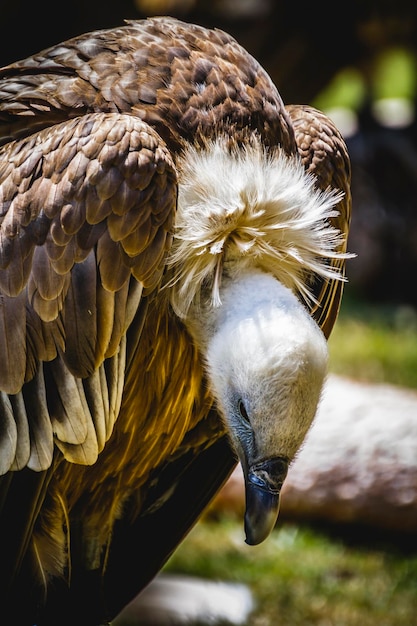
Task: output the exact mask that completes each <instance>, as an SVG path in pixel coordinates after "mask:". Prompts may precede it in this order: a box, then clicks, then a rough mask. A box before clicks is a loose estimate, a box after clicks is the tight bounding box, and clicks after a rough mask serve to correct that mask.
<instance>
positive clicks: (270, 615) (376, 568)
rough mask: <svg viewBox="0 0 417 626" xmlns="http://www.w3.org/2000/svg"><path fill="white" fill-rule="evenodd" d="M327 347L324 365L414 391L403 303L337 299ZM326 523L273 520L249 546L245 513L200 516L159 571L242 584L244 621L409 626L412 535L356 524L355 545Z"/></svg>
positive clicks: (415, 374) (415, 575) (414, 352)
mask: <svg viewBox="0 0 417 626" xmlns="http://www.w3.org/2000/svg"><path fill="white" fill-rule="evenodd" d="M329 346H330V371H331V372H334V373H337V374H341V375H345V376H349V377H352V378H354V379H357V380H363V381H369V382H384V383H391V384H395V385H401V386H405V387H412V388H417V313H416V311H414V310H412V309H411V308H409V307H388V306H387V307H381V306H372V305H366V306H365V305H363V304H361V305H359V304H357V303H355V302H354V301H351V300H349V299H347V298H345V301H344V303H343V306H342V310H341V314H340V316H339V320H338V322H337V325H336V327H335V329H334V331H333V334H332V337H331V339H330V342H329ZM334 530H335V529H334V528H333V529H332V531H331V532H329V530H328V529H327V532H326V530H325V529H324V527H321V528H317V527H316V528H312V527H309V526H306V525H302V524H300V525H294V524H288V523H285V522H280V523H278V525H277V527H276V529H275V530H274V532H273V533H272V535H271V537H269V538H268V539H267V541H265V542H264V543H262V544H261V545H259V546H255V547H253V546H251V547H250V546H247V545H246V544H245V543H244V537H243V520H235V519H231V518H223V519H221V520H217V521H215V520H213V519H211V518H210V517H206V518H204V519H203V520H202V521H200V522H199V523H198V524H197V526H196V527H195V528H194V529H193V530H192V532H191V533H190V534H189V536H188V537H187V539H186V540H185V542H184V543H183V544H182V546H181V547H180V548H179V549H178V550H177V552H176V553H175V554H174V555H173V556H172V558H171V559H170V561H169V562H168V564H167V566H166V569H167V570H169V571H171V572H181V573H184V574H189V575H195V576H198V577H202V578H208V579H215V580H225V581H231V582H239V583H246V584H247V585H248V586H249V588H250V589H251V591H252V594H253V597H254V600H255V603H256V608H255V610H254V612H253V614H252V616H251V618H250V620H249V621H248V624H247V625H245V626H417V534H416V538H414V539H410V545H409V547H408V550H404V549H403V548H404V543H405V544H407V541H405V542H404V538H402V541H401V542H400V540H401V538H400V537H394V538H392V537H391V538H390V539H389V541H388V539H387V538H386V537H385V538H384V537H381V538H378V533H377V532H376V530H375V529H368V530H366V529H365V531H363V530H362V531H361V532H362V534H361V539H362V540H361V542H357V541H356V542H352V529H348V530H346V529H337V532H336V533H335V532H334ZM357 530H358V529H356V530H355V532H356V531H357ZM411 544H412V545H411Z"/></svg>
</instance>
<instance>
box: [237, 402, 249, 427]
mask: <svg viewBox="0 0 417 626" xmlns="http://www.w3.org/2000/svg"><path fill="white" fill-rule="evenodd" d="M237 407H238V409H239V413H240V415H241V416H242V417H243V419H244V420H245V422H248V423H250V419H249V415H248V412H247V410H246V407H245V405H244V403H243V400H239V401H238V405H237Z"/></svg>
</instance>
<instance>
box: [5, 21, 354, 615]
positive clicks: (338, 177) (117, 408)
mask: <svg viewBox="0 0 417 626" xmlns="http://www.w3.org/2000/svg"><path fill="white" fill-rule="evenodd" d="M0 146H1V147H0V209H1V230H0V324H1V332H0V345H1V349H0V355H1V359H0V390H1V392H0V405H1V406H0V474H1V477H0V542H1V549H0V555H1V557H0V572H1V577H2V580H1V585H0V589H1V604H0V606H1V607H2V614H3V615H7V614H9V615H10V616H12V620H13V624H16V625H19V626H21V625H22V626H32V625H33V624H37V626H47V625H48V626H67V625H68V626H69V625H71V626H73V625H74V624H77V626H96V625H97V624H102V623H104V622H106V621H108V620H111V619H113V618H114V616H115V615H117V614H118V612H119V611H120V610H121V609H122V608H123V606H124V605H125V604H127V602H128V601H130V600H131V599H132V598H133V597H134V596H135V595H136V594H137V593H138V592H139V591H140V590H141V589H142V588H143V587H144V586H145V585H146V584H147V583H148V582H149V581H150V580H151V579H152V577H153V576H154V575H155V574H156V573H157V572H158V571H159V570H160V568H161V567H162V566H163V564H164V563H165V562H166V560H167V559H168V557H169V556H170V554H172V552H173V550H174V549H175V548H176V546H177V545H178V543H179V542H180V541H181V540H182V539H183V537H184V535H185V534H186V533H187V531H188V530H189V529H190V527H191V526H192V525H193V524H194V522H195V521H196V520H197V518H198V517H199V515H200V514H201V512H202V511H203V509H204V508H205V506H206V505H207V504H208V502H209V501H210V499H211V498H212V497H213V495H214V494H215V493H216V492H217V491H218V490H219V488H220V487H221V486H222V484H223V483H224V481H225V480H226V479H227V477H228V476H229V474H230V472H231V471H232V469H233V467H234V466H235V464H236V462H237V461H240V463H241V464H242V467H243V471H244V476H245V481H246V513H245V521H244V526H245V533H246V541H247V543H248V544H257V543H259V542H261V541H263V540H264V539H265V538H266V537H267V535H268V534H269V533H270V531H271V530H272V528H273V527H274V525H275V522H276V519H277V515H278V508H279V493H280V489H281V485H282V483H283V480H284V479H285V476H286V472H287V469H288V465H289V464H290V463H291V461H292V459H293V458H294V455H295V454H296V452H297V450H298V448H299V447H300V445H301V444H302V441H303V439H304V437H305V435H306V433H307V431H308V429H309V426H310V424H311V422H312V420H313V418H314V414H315V412H316V409H317V404H318V402H319V399H320V393H321V389H322V385H323V381H324V379H325V376H326V363H327V341H326V339H327V338H328V336H329V334H330V332H331V329H332V327H333V325H334V323H335V321H336V318H337V315H338V310H339V306H340V300H341V296H342V289H343V284H344V280H345V279H344V275H345V269H344V268H345V259H346V258H347V257H348V253H347V252H346V240H347V234H348V228H349V221H350V202H351V200H350V191H349V184H350V163H349V157H348V154H347V150H346V146H345V143H344V141H343V139H342V138H341V136H340V134H339V132H338V131H337V130H336V128H335V127H334V125H333V123H332V122H331V121H330V120H329V119H327V117H326V116H325V115H324V114H323V113H321V112H319V111H317V110H315V109H313V108H311V107H309V106H284V104H283V102H282V100H281V97H280V95H279V93H278V91H277V89H276V87H275V86H274V84H273V83H272V81H271V79H270V78H269V76H268V74H267V73H266V72H265V71H264V69H263V68H262V67H261V66H260V65H259V64H258V63H257V62H256V60H255V59H254V58H252V57H251V56H250V55H249V54H248V53H247V52H246V51H245V50H244V49H242V47H240V46H239V45H238V44H237V43H236V41H235V40H234V39H233V38H232V37H230V36H229V35H228V34H226V33H224V32H222V31H220V30H206V29H204V28H202V27H200V26H195V25H191V24H186V23H182V22H181V21H178V20H175V19H170V18H165V17H163V18H151V19H147V20H140V21H129V22H127V23H126V24H125V25H123V26H121V27H119V28H113V29H110V30H99V31H96V32H92V33H88V34H85V35H82V36H78V37H75V38H73V39H71V40H69V41H66V42H64V43H60V44H58V45H55V46H53V47H51V48H49V49H47V50H44V51H42V52H40V53H39V54H34V55H33V56H31V57H30V58H27V59H25V60H22V61H19V62H16V63H13V64H11V65H9V66H7V67H4V68H2V69H1V70H0ZM248 549H249V548H248Z"/></svg>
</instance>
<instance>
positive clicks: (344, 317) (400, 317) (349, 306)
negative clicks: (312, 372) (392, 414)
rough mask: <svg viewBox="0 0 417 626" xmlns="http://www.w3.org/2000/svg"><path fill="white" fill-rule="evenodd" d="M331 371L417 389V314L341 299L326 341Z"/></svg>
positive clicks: (413, 310) (409, 310) (401, 307)
mask: <svg viewBox="0 0 417 626" xmlns="http://www.w3.org/2000/svg"><path fill="white" fill-rule="evenodd" d="M329 349H330V371H332V372H334V373H336V374H341V375H345V376H349V377H351V378H354V379H356V380H362V381H365V382H383V383H391V384H394V385H400V386H403V387H410V388H413V389H415V388H417V311H416V310H415V309H413V308H412V307H410V306H395V307H394V306H377V305H369V304H368V305H364V304H360V305H359V304H358V303H355V302H354V301H351V300H348V299H347V298H346V299H345V300H344V302H343V305H342V309H341V312H340V315H339V319H338V321H337V323H336V326H335V328H334V329H333V332H332V335H331V337H330V340H329Z"/></svg>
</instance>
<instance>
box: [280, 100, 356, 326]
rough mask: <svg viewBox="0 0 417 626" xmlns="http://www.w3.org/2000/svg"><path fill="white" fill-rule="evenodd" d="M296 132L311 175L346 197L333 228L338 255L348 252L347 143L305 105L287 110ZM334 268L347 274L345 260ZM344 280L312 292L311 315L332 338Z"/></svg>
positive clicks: (323, 117)
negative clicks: (337, 238) (339, 239)
mask: <svg viewBox="0 0 417 626" xmlns="http://www.w3.org/2000/svg"><path fill="white" fill-rule="evenodd" d="M286 109H287V111H288V113H289V115H290V118H291V121H292V124H293V128H294V132H295V139H296V143H297V149H298V153H299V154H300V156H301V159H302V162H303V163H304V166H305V168H306V170H307V171H308V172H311V173H312V174H313V175H314V176H315V178H316V180H317V185H318V186H319V187H320V189H322V190H325V189H327V188H331V189H337V190H340V191H342V192H343V198H342V200H341V201H340V202H339V204H338V206H337V210H338V215H337V216H336V217H334V218H332V224H333V226H334V227H335V228H336V229H337V230H339V231H340V233H341V234H343V235H344V237H343V242H342V244H341V245H340V248H339V252H346V245H347V236H348V232H349V225H350V215H351V202H352V201H351V193H350V177H351V170H350V160H349V155H348V152H347V148H346V144H345V142H344V140H343V138H342V136H341V135H340V133H339V131H338V130H337V128H336V127H335V125H334V124H333V122H332V121H331V120H330V119H329V118H328V117H327V116H326V115H324V113H322V112H321V111H318V110H317V109H314V108H313V107H309V106H303V105H291V106H287V107H286ZM331 265H333V266H334V267H336V268H337V269H338V270H339V272H340V273H341V275H342V276H344V275H345V261H344V259H342V258H339V259H334V260H332V261H331ZM343 286H344V283H343V282H342V281H341V280H322V279H321V280H317V281H316V282H315V284H314V285H313V291H314V295H315V298H316V301H317V303H316V304H314V305H313V306H312V310H311V313H312V315H313V316H314V318H315V319H316V321H317V323H318V324H319V326H320V327H321V329H322V330H323V332H324V334H325V336H326V337H329V335H330V333H331V331H332V328H333V326H334V324H335V322H336V319H337V316H338V313H339V308H340V303H341V299H342V294H343Z"/></svg>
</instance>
